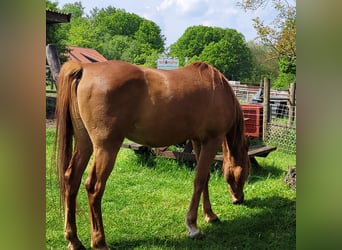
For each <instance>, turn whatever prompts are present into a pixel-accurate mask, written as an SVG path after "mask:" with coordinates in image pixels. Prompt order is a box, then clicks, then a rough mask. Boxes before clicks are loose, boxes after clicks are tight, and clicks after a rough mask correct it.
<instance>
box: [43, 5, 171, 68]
mask: <svg viewBox="0 0 342 250" xmlns="http://www.w3.org/2000/svg"><path fill="white" fill-rule="evenodd" d="M48 5H52V6H55V8H56V6H57V5H56V4H52V3H50V2H48V1H47V6H48ZM83 9H84V8H83V6H82V3H81V2H75V3H74V4H65V5H63V7H62V11H63V12H67V13H71V20H70V23H65V24H60V25H54V26H52V27H51V29H50V30H49V32H47V42H48V43H57V44H60V45H64V46H65V45H73V46H80V47H88V48H93V49H96V50H98V51H99V52H100V53H101V54H103V55H104V57H106V58H107V59H118V60H124V61H128V62H132V63H136V64H145V63H147V64H148V65H153V63H151V60H152V59H151V58H155V59H157V57H158V56H156V54H158V53H161V52H163V51H164V43H165V37H164V36H163V35H162V34H161V29H160V28H159V26H158V25H156V24H155V23H154V22H152V21H149V20H146V19H144V18H142V17H140V16H138V15H136V14H133V13H128V12H126V11H125V10H121V9H116V8H115V7H113V6H109V7H107V8H102V9H98V8H94V9H93V10H92V11H91V12H90V15H89V16H84V12H83Z"/></svg>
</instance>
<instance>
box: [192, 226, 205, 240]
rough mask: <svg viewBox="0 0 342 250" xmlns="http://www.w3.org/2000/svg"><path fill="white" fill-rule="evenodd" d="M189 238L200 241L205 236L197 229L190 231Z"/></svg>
mask: <svg viewBox="0 0 342 250" xmlns="http://www.w3.org/2000/svg"><path fill="white" fill-rule="evenodd" d="M188 237H189V238H190V239H199V240H200V239H203V234H202V233H201V231H200V230H199V229H198V228H196V229H194V230H190V231H189V232H188Z"/></svg>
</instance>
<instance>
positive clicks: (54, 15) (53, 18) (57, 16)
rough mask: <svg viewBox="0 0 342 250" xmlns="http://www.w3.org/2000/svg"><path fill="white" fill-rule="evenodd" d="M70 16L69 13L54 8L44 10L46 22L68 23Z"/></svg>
mask: <svg viewBox="0 0 342 250" xmlns="http://www.w3.org/2000/svg"><path fill="white" fill-rule="evenodd" d="M70 18H71V14H70V13H62V12H58V11H54V10H46V23H47V24H52V23H69V22H70Z"/></svg>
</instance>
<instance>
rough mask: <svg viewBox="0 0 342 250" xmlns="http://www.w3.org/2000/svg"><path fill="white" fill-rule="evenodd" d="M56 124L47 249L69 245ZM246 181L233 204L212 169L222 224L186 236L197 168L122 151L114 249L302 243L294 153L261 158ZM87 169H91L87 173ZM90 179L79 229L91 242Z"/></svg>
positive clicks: (109, 202) (116, 173)
mask: <svg viewBox="0 0 342 250" xmlns="http://www.w3.org/2000/svg"><path fill="white" fill-rule="evenodd" d="M53 136H54V130H52V129H48V130H47V134H46V154H47V155H46V159H47V171H46V179H47V181H46V249H66V246H67V242H66V241H65V240H64V238H63V218H62V217H63V216H62V215H61V214H60V208H59V191H58V184H57V182H56V177H55V175H54V170H53V169H52V170H51V169H50V158H51V157H50V155H51V153H52V143H53ZM257 160H258V162H259V164H260V165H261V166H262V167H261V168H260V169H253V172H252V174H251V175H250V177H249V179H248V182H247V183H246V186H245V204H244V205H233V204H231V201H230V198H229V194H228V190H227V185H226V183H225V181H224V179H223V176H222V174H221V171H220V170H218V169H217V168H213V170H212V175H211V176H212V177H211V180H210V184H209V185H210V187H209V191H210V194H211V201H212V207H213V210H214V211H215V212H216V213H217V215H218V216H219V217H220V219H221V223H217V224H208V223H205V222H204V218H203V215H202V213H201V211H199V216H198V226H199V228H200V229H201V231H202V232H203V233H204V234H205V237H204V239H202V240H191V239H188V238H186V229H185V225H184V219H185V214H186V212H187V209H188V205H189V201H190V198H191V194H192V185H193V178H194V170H193V168H191V167H189V166H187V165H185V164H182V163H177V162H175V161H173V160H169V159H164V158H155V159H152V158H149V159H148V160H144V159H142V158H141V157H139V156H137V155H135V154H134V152H133V151H132V150H129V149H121V150H120V153H119V155H118V159H117V163H116V166H115V168H114V170H113V172H112V174H111V176H110V178H109V180H108V182H107V187H106V191H105V194H104V197H103V201H102V208H103V220H104V227H105V232H106V240H107V243H108V245H109V246H110V247H111V249H295V246H296V243H295V242H296V238H295V235H296V193H295V191H293V190H292V189H290V188H289V187H287V186H286V184H285V183H284V182H283V177H284V175H285V173H286V171H287V168H288V165H294V164H295V161H296V159H295V156H291V155H286V154H284V153H281V152H277V151H275V152H272V153H271V154H270V155H269V156H268V157H267V158H257ZM85 178H86V174H85V175H84V179H85ZM84 179H83V182H82V185H81V188H80V191H79V195H78V201H79V205H80V209H79V212H78V213H77V225H78V234H79V237H80V240H81V241H82V242H83V244H84V245H85V246H86V247H87V248H88V249H90V248H89V245H90V232H89V231H90V226H89V217H88V204H87V196H86V192H85V188H84Z"/></svg>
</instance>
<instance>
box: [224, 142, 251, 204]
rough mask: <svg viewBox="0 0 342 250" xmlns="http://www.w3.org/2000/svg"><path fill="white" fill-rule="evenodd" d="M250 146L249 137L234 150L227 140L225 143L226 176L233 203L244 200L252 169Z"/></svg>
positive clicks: (239, 202)
mask: <svg viewBox="0 0 342 250" xmlns="http://www.w3.org/2000/svg"><path fill="white" fill-rule="evenodd" d="M232 147H233V145H232ZM248 147H249V140H248V138H247V137H245V138H244V140H243V143H242V145H241V146H240V147H238V148H232V149H233V150H229V148H228V145H227V142H224V143H223V151H226V152H225V154H224V155H225V157H224V161H223V170H224V177H225V179H226V181H227V182H228V188H229V192H230V195H231V198H232V202H233V204H241V203H243V201H244V193H243V187H244V185H245V182H246V180H247V177H248V175H249V169H250V160H249V157H248Z"/></svg>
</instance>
